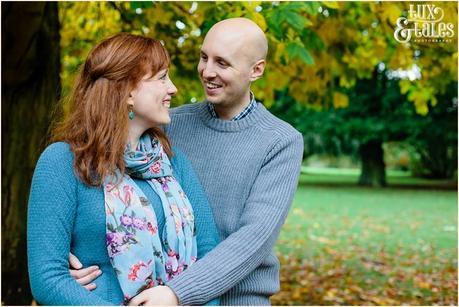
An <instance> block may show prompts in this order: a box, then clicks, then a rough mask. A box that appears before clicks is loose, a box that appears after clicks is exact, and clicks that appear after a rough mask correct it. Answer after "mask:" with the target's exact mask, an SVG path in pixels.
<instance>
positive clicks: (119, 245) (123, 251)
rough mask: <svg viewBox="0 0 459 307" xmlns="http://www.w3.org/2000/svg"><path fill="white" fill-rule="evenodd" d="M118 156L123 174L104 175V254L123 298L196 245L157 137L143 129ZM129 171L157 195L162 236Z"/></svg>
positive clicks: (179, 264)
mask: <svg viewBox="0 0 459 307" xmlns="http://www.w3.org/2000/svg"><path fill="white" fill-rule="evenodd" d="M124 159H125V163H126V170H127V171H126V173H127V174H124V175H123V176H122V180H121V181H120V183H118V184H117V185H114V184H113V183H112V182H113V181H114V180H113V178H107V179H106V180H105V182H104V195H105V212H106V222H107V236H106V244H107V250H108V255H109V256H110V261H111V263H112V266H113V268H114V269H115V271H116V273H117V277H118V281H119V283H120V286H121V289H122V291H123V294H124V298H125V303H127V302H128V301H129V300H130V299H131V298H132V297H134V296H135V295H137V294H138V293H140V292H141V291H143V290H144V289H147V288H150V287H154V286H156V285H164V284H166V283H167V282H168V281H169V280H171V279H172V278H173V277H175V276H176V275H178V274H180V273H181V272H182V271H183V270H184V269H186V268H187V267H188V266H189V265H191V264H192V263H194V262H195V261H196V257H197V248H196V232H195V225H194V215H193V209H192V207H191V204H190V202H189V200H188V198H187V196H186V195H185V193H184V192H183V190H182V188H181V187H180V184H179V183H178V182H177V180H176V179H175V178H174V176H173V174H172V167H171V163H170V161H169V159H168V157H167V155H166V153H165V152H164V149H163V147H162V145H161V143H160V142H159V141H158V140H156V139H154V138H151V137H150V136H149V135H148V134H144V135H143V136H142V137H141V138H140V141H139V145H138V146H137V148H136V150H131V149H130V147H129V145H128V146H127V148H126V151H125V153H124ZM120 176H121V175H120ZM131 177H134V178H140V179H144V180H146V181H147V182H148V184H149V185H150V186H151V187H152V188H153V190H154V191H155V192H156V193H157V194H158V196H159V197H160V199H161V203H162V206H163V209H164V214H165V217H166V224H165V227H164V231H163V235H162V240H161V239H160V237H159V234H158V224H157V220H156V215H155V212H154V210H153V208H152V206H151V204H150V202H149V201H148V199H147V198H146V197H145V195H144V193H143V192H142V190H141V189H140V188H139V187H138V186H137V185H136V184H135V182H134V181H133V180H132V179H131Z"/></svg>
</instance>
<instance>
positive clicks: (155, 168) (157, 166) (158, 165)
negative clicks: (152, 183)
mask: <svg viewBox="0 0 459 307" xmlns="http://www.w3.org/2000/svg"><path fill="white" fill-rule="evenodd" d="M150 170H151V171H152V172H153V173H155V174H158V173H159V172H160V171H161V163H160V162H159V161H156V162H155V163H153V165H152V166H150Z"/></svg>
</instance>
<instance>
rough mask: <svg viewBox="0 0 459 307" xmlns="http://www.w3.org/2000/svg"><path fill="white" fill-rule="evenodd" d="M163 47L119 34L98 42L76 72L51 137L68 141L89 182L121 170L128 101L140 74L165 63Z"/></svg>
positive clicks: (77, 165)
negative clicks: (66, 104)
mask: <svg viewBox="0 0 459 307" xmlns="http://www.w3.org/2000/svg"><path fill="white" fill-rule="evenodd" d="M169 63H170V59H169V56H168V54H167V51H166V49H165V48H164V47H163V46H162V45H161V43H160V42H159V41H157V40H155V39H152V38H148V37H143V36H138V35H132V34H127V33H120V34H117V35H114V36H112V37H109V38H107V39H105V40H103V41H102V42H100V43H99V44H98V45H96V46H95V47H94V48H93V49H92V50H91V51H90V52H89V55H88V57H87V59H86V61H85V63H84V65H83V67H82V69H81V71H80V73H79V75H78V76H77V79H76V81H75V85H74V88H73V90H72V93H71V94H70V96H69V100H70V113H69V115H68V116H67V117H66V118H65V119H64V120H63V121H62V122H60V123H59V124H57V126H56V128H55V129H54V130H53V132H52V141H54V142H56V141H64V142H67V143H68V144H70V147H71V150H72V151H73V153H74V155H75V164H74V167H75V170H76V173H77V174H78V176H79V177H80V178H81V179H82V181H83V182H85V183H86V184H88V185H91V186H100V185H101V184H102V182H103V180H104V178H105V177H106V176H107V175H114V174H115V170H116V169H119V170H120V171H121V172H122V173H124V171H125V164H124V158H123V154H124V150H125V146H126V144H127V137H128V121H129V119H128V113H129V108H128V104H127V103H126V102H127V100H128V98H129V93H130V92H131V91H132V90H133V89H135V87H136V85H137V84H138V83H139V82H140V80H141V79H142V77H144V76H145V75H146V74H149V73H151V74H152V75H155V74H157V73H158V72H159V71H160V70H162V69H165V68H167V67H168V66H169ZM148 133H150V134H151V135H152V136H154V137H156V138H158V139H159V141H160V142H161V143H162V145H163V147H164V149H165V151H166V153H167V155H168V156H169V157H171V156H172V151H171V146H170V142H169V140H168V138H167V136H166V135H165V134H164V133H163V132H162V130H161V129H160V128H152V129H150V130H149V131H148Z"/></svg>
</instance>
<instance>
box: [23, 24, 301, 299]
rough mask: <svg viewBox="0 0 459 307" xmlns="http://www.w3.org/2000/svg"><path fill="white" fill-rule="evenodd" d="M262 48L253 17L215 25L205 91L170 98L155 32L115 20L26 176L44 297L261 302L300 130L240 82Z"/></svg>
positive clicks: (270, 283) (202, 69) (205, 48)
mask: <svg viewBox="0 0 459 307" xmlns="http://www.w3.org/2000/svg"><path fill="white" fill-rule="evenodd" d="M267 51H268V45H267V40H266V37H265V35H264V33H263V31H262V30H261V29H260V28H259V27H258V26H257V25H256V24H255V23H253V22H252V21H250V20H248V19H245V18H232V19H226V20H223V21H221V22H219V23H217V24H215V25H214V26H213V27H212V28H211V29H210V30H209V32H208V33H207V35H206V37H205V38H204V42H203V45H202V48H201V54H200V60H199V64H198V73H199V77H200V79H201V82H202V86H203V87H204V91H205V94H206V100H205V101H204V102H202V103H196V104H191V105H185V106H182V107H179V108H175V109H172V110H169V106H170V103H171V99H172V97H173V96H174V94H175V93H176V92H177V88H176V87H175V86H174V84H173V82H172V81H171V80H170V79H169V75H168V67H169V62H170V60H169V56H168V54H167V51H166V50H165V49H164V47H163V46H162V45H161V43H160V42H159V41H157V40H155V39H152V38H147V37H142V36H136V35H131V34H124V33H121V34H117V35H115V36H112V37H110V38H107V39H105V40H104V41H102V42H101V43H99V44H98V45H96V46H95V47H94V48H93V49H92V50H91V52H90V53H89V55H88V57H87V59H86V61H85V63H84V64H83V67H82V69H81V71H80V74H79V76H78V77H77V79H76V81H75V86H74V89H73V92H72V94H71V97H70V102H71V109H70V114H69V116H68V117H67V118H66V119H65V120H64V121H63V122H61V123H60V124H59V125H58V126H56V128H55V130H54V133H53V143H52V144H51V145H49V146H48V147H47V148H46V150H45V151H44V152H43V153H42V155H41V157H40V159H39V161H38V164H37V166H36V169H35V172H34V177H33V181H32V187H31V192H30V198H29V210H28V261H29V274H30V282H31V286H32V293H33V295H34V297H35V299H36V300H37V301H38V302H39V303H40V304H45V305H120V304H125V305H136V306H138V305H204V304H206V305H269V304H270V302H269V297H270V296H271V295H273V294H274V293H276V292H277V291H278V290H279V261H278V259H277V258H276V256H275V254H274V252H273V246H274V243H275V241H276V239H277V237H278V235H279V231H280V228H281V226H282V224H283V223H284V221H285V218H286V216H287V213H288V209H289V207H290V204H291V202H292V199H293V195H294V192H295V190H296V185H297V182H298V175H299V170H300V164H301V159H302V154H303V139H302V136H301V134H300V133H299V132H297V131H296V130H295V129H293V128H292V127H291V126H290V125H288V124H287V123H285V122H283V121H281V120H280V119H278V118H276V117H274V116H273V115H272V114H271V113H269V112H268V111H267V110H266V108H265V107H264V106H263V105H262V104H261V103H259V102H257V101H256V98H255V96H254V94H253V93H252V92H251V90H250V86H251V83H252V82H253V81H255V80H257V79H259V78H261V77H262V76H263V72H264V69H265V64H266V60H265V59H266V54H267Z"/></svg>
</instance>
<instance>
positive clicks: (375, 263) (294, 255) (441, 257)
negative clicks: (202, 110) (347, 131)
mask: <svg viewBox="0 0 459 307" xmlns="http://www.w3.org/2000/svg"><path fill="white" fill-rule="evenodd" d="M302 171H303V173H302V175H301V177H300V183H299V186H298V190H297V192H296V194H295V198H294V201H293V205H292V209H291V211H290V213H289V216H288V218H287V221H286V223H285V225H284V226H283V228H282V231H281V233H280V237H279V240H278V242H277V244H276V250H277V253H278V255H279V256H280V259H281V264H282V266H281V291H280V292H279V293H278V294H276V295H275V296H274V297H273V299H272V303H273V304H275V305H450V304H456V303H457V240H458V236H457V213H458V212H457V211H458V208H457V183H456V182H450V181H433V180H426V179H417V178H412V177H410V176H409V174H407V173H403V172H397V171H395V172H389V173H388V184H389V186H388V187H386V188H365V187H359V186H357V185H356V182H357V179H358V172H356V171H355V170H336V169H335V170H333V169H332V170H330V169H327V170H325V171H323V170H320V169H312V168H303V170H302Z"/></svg>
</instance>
